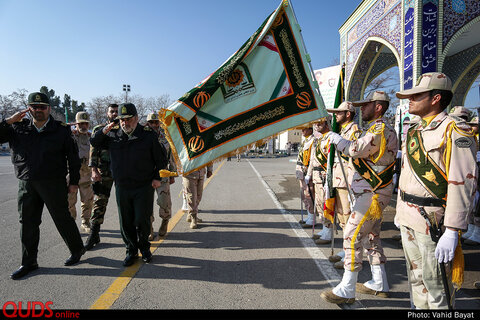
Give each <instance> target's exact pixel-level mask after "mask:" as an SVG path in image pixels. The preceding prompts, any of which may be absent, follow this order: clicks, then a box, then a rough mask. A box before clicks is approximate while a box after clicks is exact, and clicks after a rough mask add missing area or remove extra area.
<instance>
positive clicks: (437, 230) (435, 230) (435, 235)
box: [418, 207, 452, 310]
mask: <svg viewBox="0 0 480 320" xmlns="http://www.w3.org/2000/svg"><path fill="white" fill-rule="evenodd" d="M418 208H419V210H420V214H421V215H422V217H423V218H424V219H425V220H426V221H427V225H428V228H429V230H430V237H431V238H432V241H433V242H435V243H438V240H440V237H441V236H442V227H441V226H442V224H443V217H442V219H441V220H440V222H439V223H438V224H437V225H435V226H434V225H433V224H432V223H431V221H430V218H429V217H428V214H427V212H426V211H425V209H424V208H423V207H418ZM439 264H440V272H441V274H442V282H443V289H444V290H445V295H446V296H447V304H448V309H449V310H452V302H451V301H450V288H449V286H448V280H447V273H446V271H445V263H443V262H439Z"/></svg>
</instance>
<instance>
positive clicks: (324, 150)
mask: <svg viewBox="0 0 480 320" xmlns="http://www.w3.org/2000/svg"><path fill="white" fill-rule="evenodd" d="M319 134H320V137H319V138H315V139H314V142H313V144H312V152H311V154H310V161H309V165H308V169H307V174H306V176H307V177H309V178H310V177H311V178H312V179H311V180H312V182H313V186H314V192H313V193H314V195H313V196H314V197H315V207H316V209H317V213H318V215H319V218H320V219H319V220H320V223H322V224H323V229H322V230H321V231H320V232H319V233H318V234H317V235H314V236H313V238H314V239H317V240H318V239H322V240H325V237H324V234H325V232H327V230H328V229H331V228H332V223H331V222H330V220H328V219H326V218H325V217H324V215H323V206H324V204H325V191H324V186H325V180H326V177H327V171H326V170H327V162H328V150H329V148H330V139H328V137H327V136H326V135H324V134H321V133H319ZM330 241H331V235H330V237H329V238H328V240H327V243H328V242H330ZM318 244H320V243H318Z"/></svg>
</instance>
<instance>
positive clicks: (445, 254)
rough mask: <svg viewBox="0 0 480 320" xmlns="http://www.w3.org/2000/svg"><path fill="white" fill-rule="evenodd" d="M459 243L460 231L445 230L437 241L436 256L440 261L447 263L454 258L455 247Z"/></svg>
mask: <svg viewBox="0 0 480 320" xmlns="http://www.w3.org/2000/svg"><path fill="white" fill-rule="evenodd" d="M457 244H458V232H457V231H453V230H450V229H448V228H446V229H445V232H444V233H443V234H442V236H441V237H440V239H439V240H438V243H437V248H436V249H435V258H436V259H437V260H438V262H439V263H442V262H443V263H447V262H449V261H452V260H453V256H454V255H455V249H456V248H457Z"/></svg>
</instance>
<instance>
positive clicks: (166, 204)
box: [151, 178, 172, 222]
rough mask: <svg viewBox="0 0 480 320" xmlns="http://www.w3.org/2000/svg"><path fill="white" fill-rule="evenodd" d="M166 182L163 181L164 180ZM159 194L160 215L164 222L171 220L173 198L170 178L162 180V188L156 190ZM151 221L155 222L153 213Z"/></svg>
mask: <svg viewBox="0 0 480 320" xmlns="http://www.w3.org/2000/svg"><path fill="white" fill-rule="evenodd" d="M164 179H165V180H166V181H163V180H164ZM155 191H156V192H157V204H158V215H159V217H160V218H162V219H163V220H169V219H170V218H171V217H172V198H171V196H170V182H169V179H168V178H162V183H161V184H160V187H158V188H157V189H155ZM151 221H152V222H153V221H155V217H154V214H153V212H152V218H151Z"/></svg>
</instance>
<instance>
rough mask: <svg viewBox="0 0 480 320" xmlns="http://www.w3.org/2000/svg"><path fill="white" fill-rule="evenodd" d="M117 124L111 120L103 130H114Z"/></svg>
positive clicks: (105, 132)
mask: <svg viewBox="0 0 480 320" xmlns="http://www.w3.org/2000/svg"><path fill="white" fill-rule="evenodd" d="M115 125H116V123H115V122H113V121H112V122H110V123H109V124H107V125H106V126H105V127H103V129H102V131H103V133H104V134H107V133H109V132H110V130H112V128H113V127H114V126H115Z"/></svg>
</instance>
